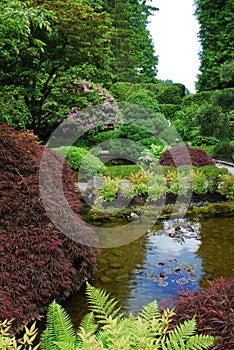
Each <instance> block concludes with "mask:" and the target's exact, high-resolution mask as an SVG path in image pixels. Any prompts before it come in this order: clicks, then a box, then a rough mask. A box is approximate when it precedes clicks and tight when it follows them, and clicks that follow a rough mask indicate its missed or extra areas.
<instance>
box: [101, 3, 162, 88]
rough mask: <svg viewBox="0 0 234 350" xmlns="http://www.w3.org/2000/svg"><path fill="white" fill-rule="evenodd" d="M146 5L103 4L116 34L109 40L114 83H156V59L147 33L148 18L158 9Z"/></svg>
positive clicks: (148, 4) (151, 41)
mask: <svg viewBox="0 0 234 350" xmlns="http://www.w3.org/2000/svg"><path fill="white" fill-rule="evenodd" d="M150 2H151V1H149V2H148V3H147V4H146V1H139V0H126V1H122V0H114V1H113V0H105V1H104V8H105V9H106V10H107V12H108V13H109V14H110V17H111V19H112V25H113V27H114V28H115V31H114V33H113V35H112V38H111V49H112V51H113V54H114V66H113V70H114V72H115V77H114V79H113V81H128V82H132V83H138V82H145V83H155V82H156V74H157V68H156V67H157V64H158V57H157V56H156V55H155V52H154V45H153V40H152V37H151V35H150V32H149V30H148V29H147V24H148V17H149V16H150V15H152V13H153V12H154V11H156V10H157V9H156V8H155V7H153V6H152V5H150Z"/></svg>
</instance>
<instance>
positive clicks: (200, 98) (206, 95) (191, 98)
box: [181, 91, 214, 109]
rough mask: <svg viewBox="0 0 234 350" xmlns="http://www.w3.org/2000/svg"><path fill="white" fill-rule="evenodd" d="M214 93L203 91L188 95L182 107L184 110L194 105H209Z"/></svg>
mask: <svg viewBox="0 0 234 350" xmlns="http://www.w3.org/2000/svg"><path fill="white" fill-rule="evenodd" d="M213 93H214V92H213V91H202V92H198V93H196V94H191V95H187V96H185V97H184V98H183V101H182V106H181V107H182V109H183V108H186V107H191V106H192V105H193V104H196V105H198V106H201V105H203V104H204V103H209V102H210V98H211V96H212V95H213Z"/></svg>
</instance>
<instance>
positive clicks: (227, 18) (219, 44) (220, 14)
mask: <svg viewBox="0 0 234 350" xmlns="http://www.w3.org/2000/svg"><path fill="white" fill-rule="evenodd" d="M195 4H196V11H195V15H196V17H197V19H198V21H199V23H200V30H199V38H200V43H201V46H202V51H201V52H200V59H201V66H200V71H201V74H199V75H198V82H197V89H198V91H203V90H213V89H219V88H224V87H231V86H234V81H233V79H224V78H223V76H224V68H225V69H226V67H229V70H230V69H231V70H233V67H234V66H233V61H234V51H233V42H234V31H233V21H234V16H233V13H234V2H233V0H215V1H213V0H195ZM228 75H229V76H231V75H232V77H233V72H231V71H230V72H229V74H228Z"/></svg>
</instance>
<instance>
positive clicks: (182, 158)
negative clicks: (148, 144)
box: [159, 146, 215, 168]
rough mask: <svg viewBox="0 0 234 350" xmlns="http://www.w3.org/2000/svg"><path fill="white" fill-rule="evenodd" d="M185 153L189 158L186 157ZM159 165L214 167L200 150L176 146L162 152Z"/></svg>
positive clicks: (210, 159)
mask: <svg viewBox="0 0 234 350" xmlns="http://www.w3.org/2000/svg"><path fill="white" fill-rule="evenodd" d="M187 153H188V154H189V157H186V154H187ZM188 161H189V163H188ZM159 164H160V165H167V166H177V167H178V166H181V165H193V166H195V167H198V168H199V167H201V166H205V165H215V162H214V161H213V159H212V158H211V157H210V156H209V155H208V154H207V153H206V152H205V151H204V150H202V149H200V148H190V147H185V146H177V147H173V148H171V149H169V150H166V151H164V152H163V154H162V155H161V157H160V160H159Z"/></svg>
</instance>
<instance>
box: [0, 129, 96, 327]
mask: <svg viewBox="0 0 234 350" xmlns="http://www.w3.org/2000/svg"><path fill="white" fill-rule="evenodd" d="M34 140H35V137H32V138H30V134H29V133H22V132H19V131H15V130H14V129H13V128H11V127H9V126H8V125H6V124H0V162H1V166H2V171H1V173H0V240H1V246H0V256H1V264H0V275H1V279H0V295H1V297H0V318H1V320H4V319H8V320H12V319H14V321H13V326H14V327H18V326H21V325H23V324H25V323H27V322H29V321H31V320H33V319H36V318H39V315H40V313H41V312H42V311H43V310H44V309H45V308H46V307H47V306H48V305H49V303H51V302H52V300H53V299H56V300H62V299H65V298H67V297H68V296H70V295H71V293H73V292H75V291H78V290H79V289H80V287H81V285H82V284H83V283H84V281H85V280H86V279H88V278H90V277H91V276H92V275H93V273H94V271H95V268H96V258H95V256H96V254H97V250H96V249H93V248H89V247H86V246H83V245H81V244H79V243H76V242H75V241H73V240H71V239H70V238H68V237H66V236H65V235H64V234H62V233H61V232H60V231H59V229H58V228H57V227H56V226H55V225H54V224H53V223H52V222H51V220H50V218H49V217H48V214H47V213H46V211H45V208H44V206H43V203H42V198H41V196H42V193H44V192H41V193H40V188H39V167H40V162H41V157H42V153H43V151H44V147H43V146H42V145H39V144H36V143H35V142H34ZM61 157H62V156H61V155H60V154H59V153H56V152H53V151H50V152H49V160H50V164H51V165H52V166H53V169H54V171H53V174H52V175H51V174H50V173H49V171H47V169H46V170H45V171H44V173H45V174H44V175H45V177H46V181H45V188H44V191H46V193H47V194H48V195H50V197H51V198H54V199H53V200H51V205H52V208H54V211H55V216H56V217H55V219H58V220H60V221H61V220H62V221H63V225H64V227H65V228H66V230H67V232H70V231H71V228H70V226H71V223H70V221H69V222H68V220H66V212H65V213H64V212H63V211H62V208H63V204H64V201H65V200H66V201H68V203H69V205H70V207H71V208H72V210H73V212H74V214H76V215H78V213H79V210H80V208H81V202H80V200H79V198H78V197H77V193H75V191H74V184H73V180H74V179H73V176H72V170H71V169H70V167H69V166H68V164H67V163H65V164H64V166H63V190H64V193H63V194H60V193H59V191H58V189H57V183H58V181H59V179H60V172H59V171H58V168H59V164H61V161H62V158H61ZM64 195H65V197H66V199H65V198H64ZM76 235H77V237H79V235H80V236H81V237H84V238H85V235H93V233H92V232H91V231H88V229H87V227H86V225H85V224H82V222H81V224H80V226H79V227H78V229H77V232H76Z"/></svg>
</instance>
